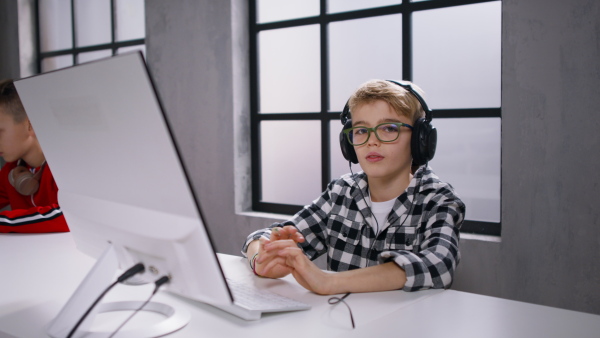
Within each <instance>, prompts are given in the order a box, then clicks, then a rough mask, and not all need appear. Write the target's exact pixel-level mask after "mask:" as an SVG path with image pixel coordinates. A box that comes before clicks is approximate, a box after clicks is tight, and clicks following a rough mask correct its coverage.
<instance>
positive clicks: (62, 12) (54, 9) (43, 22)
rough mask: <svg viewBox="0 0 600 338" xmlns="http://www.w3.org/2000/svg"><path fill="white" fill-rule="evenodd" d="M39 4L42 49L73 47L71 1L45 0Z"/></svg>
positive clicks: (46, 50) (53, 49)
mask: <svg viewBox="0 0 600 338" xmlns="http://www.w3.org/2000/svg"><path fill="white" fill-rule="evenodd" d="M39 6H40V7H39V16H40V43H41V51H42V52H48V51H55V50H61V49H69V48H71V47H72V46H73V45H72V42H73V34H72V30H71V3H70V2H69V1H64V0H45V1H40V2H39ZM48 62H51V61H48ZM52 62H54V61H52Z"/></svg>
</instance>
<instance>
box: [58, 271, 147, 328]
mask: <svg viewBox="0 0 600 338" xmlns="http://www.w3.org/2000/svg"><path fill="white" fill-rule="evenodd" d="M145 269H146V268H145V267H144V264H142V263H137V264H136V265H134V266H132V267H131V268H129V269H128V270H127V271H125V272H124V273H123V274H122V275H121V276H119V278H117V280H116V281H114V282H113V283H112V284H111V285H109V286H108V287H107V288H106V289H105V290H104V291H103V292H102V293H101V294H100V296H98V298H96V300H95V301H94V303H92V305H90V307H89V308H88V309H87V311H86V312H85V313H84V314H83V316H81V318H79V321H78V322H77V324H75V326H74V327H73V329H71V332H69V334H68V335H67V338H71V337H72V336H73V334H74V333H75V331H77V329H78V328H79V326H80V325H81V323H83V321H84V320H85V318H86V317H87V316H88V315H89V314H90V312H92V310H93V309H94V307H96V305H97V304H98V303H99V302H100V300H102V298H104V296H105V295H106V294H107V293H108V291H110V290H111V289H112V288H113V287H115V285H117V284H118V283H122V282H124V281H126V280H128V279H129V278H131V277H133V276H134V275H136V274H138V273H142V272H144V270H145Z"/></svg>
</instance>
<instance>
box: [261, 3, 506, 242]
mask: <svg viewBox="0 0 600 338" xmlns="http://www.w3.org/2000/svg"><path fill="white" fill-rule="evenodd" d="M495 1H501V0H427V1H420V2H410V0H402V3H401V4H396V5H391V6H385V7H378V8H368V9H361V10H354V11H348V12H340V13H327V0H320V14H319V15H318V16H312V17H304V18H298V19H290V20H282V21H276V22H267V23H257V0H249V23H250V27H249V30H250V34H249V38H250V83H251V84H250V105H251V112H250V124H251V152H252V154H253V155H252V209H253V211H260V212H268V213H276V214H289V215H293V214H295V213H296V212H298V211H299V210H300V209H302V207H303V206H300V205H291V204H283V203H271V202H263V201H261V193H262V192H261V189H262V182H261V152H260V123H261V122H262V121H290V120H313V121H320V122H321V140H322V141H321V163H322V166H321V186H322V190H325V189H326V187H327V184H328V183H329V182H330V180H331V177H330V176H331V173H330V172H331V163H330V148H329V147H330V145H329V139H330V130H329V125H330V121H333V120H339V115H340V113H341V109H340V111H335V110H329V101H328V100H329V92H328V91H329V78H328V76H329V60H328V39H329V36H328V24H329V23H332V22H339V21H345V20H353V19H362V18H369V17H377V16H383V15H391V14H402V76H403V80H412V77H413V76H412V14H413V13H414V12H418V11H423V10H430V9H440V8H447V7H456V6H462V5H471V4H479V3H486V2H495ZM314 24H318V25H319V27H320V49H321V50H320V54H321V57H320V59H321V60H320V63H321V74H320V76H321V79H320V80H321V110H320V112H298V113H269V114H260V113H259V107H258V106H259V95H260V93H259V90H260V89H259V76H258V75H259V69H258V61H259V60H258V50H259V49H258V34H259V33H260V32H263V31H268V30H273V29H280V28H290V27H298V26H305V25H314ZM340 108H342V107H340ZM433 115H434V118H435V119H444V118H502V107H501V106H500V107H498V108H467V109H433ZM501 180H502V178H501ZM500 194H501V195H502V191H500ZM500 203H502V202H501V201H500ZM500 208H501V205H500ZM501 222H502V220H501V219H500V221H499V222H485V221H475V220H465V221H464V223H463V225H462V227H461V232H462V233H474V234H481V235H492V236H500V235H501Z"/></svg>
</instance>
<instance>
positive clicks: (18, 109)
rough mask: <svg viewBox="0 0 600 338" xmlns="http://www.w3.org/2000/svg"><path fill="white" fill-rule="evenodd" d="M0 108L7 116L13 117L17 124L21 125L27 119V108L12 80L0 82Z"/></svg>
mask: <svg viewBox="0 0 600 338" xmlns="http://www.w3.org/2000/svg"><path fill="white" fill-rule="evenodd" d="M0 108H2V109H1V110H2V111H3V112H4V113H5V114H9V115H10V116H12V118H13V120H14V121H15V122H16V123H21V122H23V121H25V119H27V113H25V107H23V103H21V99H20V98H19V93H17V89H16V88H15V84H14V83H13V80H12V79H6V80H2V81H0Z"/></svg>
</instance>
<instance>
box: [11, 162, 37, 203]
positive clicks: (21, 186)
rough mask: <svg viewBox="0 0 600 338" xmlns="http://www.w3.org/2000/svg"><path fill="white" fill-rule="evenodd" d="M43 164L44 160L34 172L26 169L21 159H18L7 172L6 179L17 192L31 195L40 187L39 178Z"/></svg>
mask: <svg viewBox="0 0 600 338" xmlns="http://www.w3.org/2000/svg"><path fill="white" fill-rule="evenodd" d="M45 166H46V162H44V163H43V164H42V166H41V167H40V170H38V171H37V172H36V173H35V174H34V173H32V172H31V171H29V169H27V167H26V166H25V164H24V163H23V161H22V160H19V162H17V166H16V167H14V168H13V169H12V170H11V171H10V172H9V173H8V181H9V182H10V184H11V185H12V186H13V187H14V188H15V190H17V192H18V193H19V194H21V195H24V196H31V195H33V194H35V193H36V192H37V191H38V189H39V188H40V178H41V177H42V171H43V170H44V167H45Z"/></svg>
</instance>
